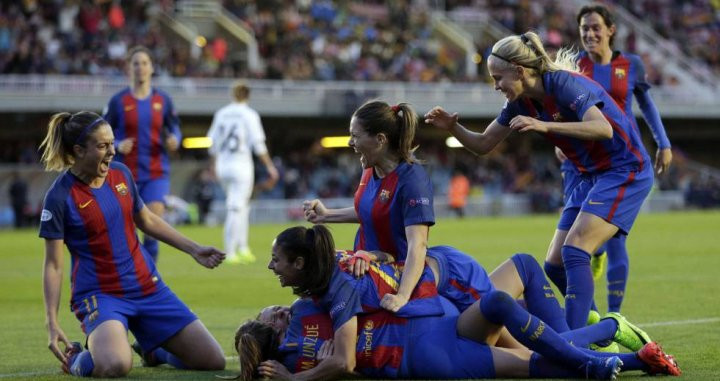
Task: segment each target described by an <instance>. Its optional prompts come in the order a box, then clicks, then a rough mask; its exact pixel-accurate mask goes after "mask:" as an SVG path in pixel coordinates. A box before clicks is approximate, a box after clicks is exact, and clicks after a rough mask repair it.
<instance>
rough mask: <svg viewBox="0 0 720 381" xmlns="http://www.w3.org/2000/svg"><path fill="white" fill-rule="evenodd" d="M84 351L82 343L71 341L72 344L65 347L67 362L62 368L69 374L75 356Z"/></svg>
mask: <svg viewBox="0 0 720 381" xmlns="http://www.w3.org/2000/svg"><path fill="white" fill-rule="evenodd" d="M82 351H83V347H82V344H80V343H78V342H77V341H73V342H72V343H70V346H69V347H67V348H65V357H66V358H67V362H66V363H64V364H62V370H63V372H65V373H67V374H72V373H70V367H71V366H72V364H73V362H75V357H77V355H79V354H80V352H82Z"/></svg>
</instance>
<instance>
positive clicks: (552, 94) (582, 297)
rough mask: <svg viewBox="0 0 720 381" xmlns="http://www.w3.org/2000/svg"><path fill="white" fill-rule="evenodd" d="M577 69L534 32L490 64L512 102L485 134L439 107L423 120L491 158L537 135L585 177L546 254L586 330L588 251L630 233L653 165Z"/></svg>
mask: <svg viewBox="0 0 720 381" xmlns="http://www.w3.org/2000/svg"><path fill="white" fill-rule="evenodd" d="M574 69H576V65H575V57H574V55H573V54H572V53H571V52H569V51H567V50H564V49H563V50H561V51H560V52H558V58H557V60H556V62H553V61H551V60H550V57H548V55H547V53H546V52H545V49H544V47H543V46H542V43H541V42H540V38H539V37H538V35H537V34H535V33H532V32H527V33H525V34H523V35H520V36H509V37H506V38H503V39H502V40H500V41H498V42H497V43H496V44H495V45H494V46H493V49H492V53H491V56H490V57H489V58H488V70H489V72H490V75H491V76H492V78H493V80H494V81H495V89H497V90H499V91H501V92H502V93H503V94H504V95H505V97H506V98H507V102H506V104H505V106H504V107H503V109H502V111H501V112H500V115H499V116H498V117H497V118H496V119H495V120H494V121H493V122H492V123H490V125H489V126H488V127H487V128H486V129H485V131H484V132H483V133H475V132H471V131H469V130H467V129H466V128H465V127H463V126H462V125H460V124H459V123H458V115H457V113H454V114H450V113H448V112H447V111H445V110H443V109H442V108H441V107H435V108H433V109H432V110H430V111H429V112H428V113H427V114H426V115H425V122H426V123H428V124H432V125H434V126H436V127H438V128H441V129H444V130H446V131H449V132H450V133H451V134H452V135H454V136H455V137H456V138H457V139H458V140H459V141H460V142H461V143H462V144H463V145H464V146H465V147H467V148H468V149H469V150H471V151H473V152H475V153H478V154H485V153H487V152H490V151H491V150H492V149H493V148H494V147H495V146H496V145H497V144H498V143H500V142H501V141H502V140H504V139H505V138H506V137H507V136H508V135H509V134H510V133H511V132H512V131H518V132H529V131H535V132H538V133H540V134H541V135H543V136H544V137H546V138H547V139H548V140H550V141H551V142H552V143H553V144H555V145H556V146H557V147H559V148H560V149H561V150H562V151H563V153H564V154H565V156H567V157H568V159H570V160H571V161H572V163H573V164H574V165H575V166H576V167H577V169H578V170H579V171H580V172H581V173H582V176H583V181H582V182H581V183H580V184H579V185H578V186H576V187H575V190H574V191H573V194H572V196H571V197H570V198H569V199H568V200H566V203H565V208H564V210H563V214H562V216H561V218H560V221H559V223H558V226H557V230H556V231H555V236H554V237H553V240H552V242H551V244H550V248H549V249H548V261H549V262H551V263H557V264H559V263H563V264H564V267H565V271H566V274H567V288H566V303H565V306H566V317H567V321H568V324H569V326H570V328H572V329H575V328H579V327H582V326H584V325H585V324H586V321H587V318H588V313H589V311H590V305H591V303H592V298H593V291H594V284H593V278H592V274H591V271H590V254H589V253H594V252H595V251H596V250H597V248H598V247H599V246H600V245H601V244H602V243H603V242H605V241H607V240H608V239H609V238H610V237H612V236H613V235H615V234H616V233H618V232H620V234H627V233H628V232H629V231H630V229H631V227H632V224H633V222H634V221H635V218H636V217H637V214H638V213H639V211H640V207H641V205H642V202H643V200H644V199H645V197H646V196H647V195H648V193H649V192H650V188H651V187H652V182H653V173H652V167H651V165H649V164H648V163H649V160H650V159H649V157H648V155H647V153H646V152H645V148H644V147H643V145H642V141H641V140H640V137H639V135H638V133H637V130H636V129H635V128H634V126H633V124H632V122H631V121H630V120H629V119H628V117H627V116H626V115H625V114H624V113H623V111H622V110H621V109H620V108H619V107H618V106H617V105H616V104H615V101H613V99H612V98H611V97H610V96H609V95H608V94H607V92H605V90H604V89H603V88H602V87H601V86H600V85H598V84H597V83H595V82H594V81H592V80H590V79H589V78H587V77H584V76H582V75H578V74H576V73H575V72H573V71H572V70H574ZM578 210H579V212H578ZM557 254H560V255H559V256H557ZM560 256H561V257H562V259H561V258H559V257H560Z"/></svg>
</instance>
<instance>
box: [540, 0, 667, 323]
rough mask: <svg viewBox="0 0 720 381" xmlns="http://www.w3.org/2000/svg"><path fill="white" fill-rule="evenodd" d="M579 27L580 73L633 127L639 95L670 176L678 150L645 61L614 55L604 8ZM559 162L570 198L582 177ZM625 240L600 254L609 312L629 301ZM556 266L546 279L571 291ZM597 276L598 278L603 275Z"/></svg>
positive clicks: (585, 15) (590, 11) (581, 19)
mask: <svg viewBox="0 0 720 381" xmlns="http://www.w3.org/2000/svg"><path fill="white" fill-rule="evenodd" d="M577 22H578V25H579V28H580V40H581V42H582V45H583V48H584V49H585V50H584V51H582V52H580V55H579V57H578V64H579V66H580V70H581V71H582V72H583V74H585V75H587V76H588V77H591V78H592V79H594V80H595V82H597V83H599V84H600V85H602V87H603V88H605V90H606V91H607V92H608V94H610V96H611V97H612V98H613V99H614V100H615V102H617V104H618V106H620V108H622V109H623V111H624V112H625V114H626V115H628V117H629V118H630V121H631V122H633V123H634V122H635V116H633V111H632V103H633V95H635V99H637V101H638V104H639V105H640V110H641V111H642V114H643V117H644V118H645V121H646V122H647V125H648V126H649V127H650V130H651V132H652V135H653V138H654V139H655V143H656V144H657V146H658V149H657V153H656V155H655V171H656V173H657V174H662V173H664V172H666V171H667V169H668V168H669V166H670V163H671V162H672V150H671V148H670V141H669V140H668V138H667V134H666V133H665V128H664V127H663V123H662V120H661V119H660V113H659V112H658V110H657V108H656V107H655V103H654V102H653V100H652V97H651V96H650V92H649V89H650V84H648V83H647V82H646V81H645V67H644V66H643V63H642V60H641V59H640V57H638V56H636V55H634V54H628V53H625V52H621V51H618V50H613V49H612V46H613V40H614V39H615V22H614V21H613V17H612V14H610V11H608V9H607V8H606V7H605V6H604V5H600V4H593V5H586V6H584V7H582V8H581V9H580V12H578V14H577ZM558 157H559V158H560V159H561V161H562V164H561V170H562V171H563V183H564V191H565V195H566V197H570V194H571V192H572V189H573V187H574V185H575V184H577V183H579V182H580V181H581V175H580V173H579V172H578V170H577V169H576V168H575V167H574V166H573V165H572V163H570V161H568V160H567V159H566V158H565V157H564V155H562V152H559V154H558ZM625 239H626V236H625V235H624V234H621V235H616V236H614V237H612V238H610V239H609V240H608V241H607V243H606V245H605V246H604V248H605V250H602V249H601V250H599V252H602V251H606V252H607V262H608V268H607V288H608V296H607V300H608V311H609V312H620V306H621V304H622V301H623V298H624V296H625V287H626V284H627V278H628V270H629V260H628V254H627V249H626V247H625ZM597 255H598V254H597V253H596V258H598V256H597ZM559 257H560V255H559V253H551V254H550V255H549V258H548V259H549V260H550V259H551V258H552V259H557V258H559ZM556 262H558V261H557V260H555V262H550V261H548V262H546V264H545V268H546V273H547V274H548V277H550V279H551V280H552V281H553V282H554V283H555V285H557V286H558V288H560V289H561V290H565V283H566V281H565V270H564V269H563V268H562V267H561V266H558V263H556ZM593 270H595V267H593ZM598 270H600V269H598ZM593 275H594V277H595V278H598V277H599V275H600V274H593Z"/></svg>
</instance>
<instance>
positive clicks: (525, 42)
mask: <svg viewBox="0 0 720 381" xmlns="http://www.w3.org/2000/svg"><path fill="white" fill-rule="evenodd" d="M520 41H522V43H523V44H527V43H528V41H530V39H529V38H527V36H526V35H525V33H523V34H521V35H520Z"/></svg>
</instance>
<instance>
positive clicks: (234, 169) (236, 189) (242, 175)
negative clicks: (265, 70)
mask: <svg viewBox="0 0 720 381" xmlns="http://www.w3.org/2000/svg"><path fill="white" fill-rule="evenodd" d="M232 95H233V97H234V99H235V101H234V102H232V103H230V104H228V105H226V106H224V107H223V108H221V109H220V110H218V111H217V112H216V113H215V115H214V116H213V121H212V126H210V130H209V131H208V137H209V138H210V139H212V146H211V147H210V149H209V153H210V157H211V163H212V165H213V167H214V168H215V174H216V176H217V177H218V179H219V180H220V183H221V184H222V186H223V189H224V190H225V195H226V205H227V217H226V219H225V231H224V236H225V252H226V253H227V259H226V262H228V263H251V262H254V261H255V257H254V256H253V254H252V252H251V251H250V246H249V244H248V228H249V226H248V225H249V222H248V220H249V215H250V205H249V202H250V197H251V196H252V189H253V184H254V165H253V155H252V154H253V153H254V154H255V155H256V156H257V157H259V158H260V161H262V163H263V164H264V165H265V168H266V169H267V174H268V179H267V180H266V181H265V182H263V184H261V188H263V189H270V188H272V187H273V186H274V185H275V182H277V179H278V171H277V169H276V168H275V165H273V162H272V159H271V158H270V155H269V154H268V150H267V147H266V146H265V133H264V132H263V128H262V124H261V123H260V116H259V115H258V113H257V112H256V111H255V110H253V109H252V108H250V106H248V104H247V101H248V99H249V97H250V88H249V87H248V86H247V84H246V83H245V82H243V81H238V82H236V83H235V84H233V86H232Z"/></svg>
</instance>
